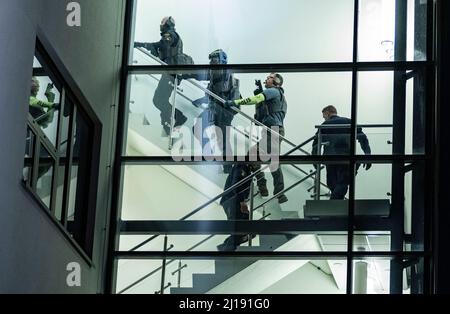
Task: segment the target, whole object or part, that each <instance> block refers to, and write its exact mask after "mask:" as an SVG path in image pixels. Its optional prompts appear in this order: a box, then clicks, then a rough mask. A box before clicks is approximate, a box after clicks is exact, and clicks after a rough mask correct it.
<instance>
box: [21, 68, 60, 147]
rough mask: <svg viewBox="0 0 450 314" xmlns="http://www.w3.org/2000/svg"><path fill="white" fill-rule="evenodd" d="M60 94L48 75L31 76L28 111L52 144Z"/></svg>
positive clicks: (55, 131) (56, 128)
mask: <svg viewBox="0 0 450 314" xmlns="http://www.w3.org/2000/svg"><path fill="white" fill-rule="evenodd" d="M60 95H61V93H60V91H59V90H58V89H57V88H56V87H55V86H54V84H53V82H52V81H51V80H50V78H49V77H47V76H39V77H33V79H32V82H31V93H30V104H29V105H30V106H29V112H30V114H31V116H32V117H33V119H34V121H35V122H36V123H37V124H38V125H39V126H40V128H41V129H42V131H43V132H44V134H45V136H46V137H47V138H48V139H49V140H50V142H51V143H52V144H53V145H54V146H56V135H57V132H58V115H59V103H60Z"/></svg>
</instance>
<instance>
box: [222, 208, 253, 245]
mask: <svg viewBox="0 0 450 314" xmlns="http://www.w3.org/2000/svg"><path fill="white" fill-rule="evenodd" d="M231 204H232V206H229V207H228V206H225V207H224V210H225V213H226V215H227V219H228V220H232V221H233V220H248V219H249V214H248V213H243V212H241V210H240V205H239V202H236V201H232V202H231ZM245 241H248V234H232V235H230V236H229V237H228V238H226V239H225V241H224V242H223V244H222V250H224V251H235V250H236V248H237V247H238V246H239V245H240V244H241V243H244V242H245Z"/></svg>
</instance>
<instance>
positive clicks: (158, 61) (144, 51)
mask: <svg viewBox="0 0 450 314" xmlns="http://www.w3.org/2000/svg"><path fill="white" fill-rule="evenodd" d="M136 49H138V50H139V51H140V52H142V53H143V54H145V55H146V56H148V57H150V58H152V59H153V60H154V61H156V62H157V63H159V64H161V65H168V64H167V63H165V62H164V61H162V60H160V59H159V58H158V57H156V56H154V55H152V54H151V53H150V52H148V51H147V50H145V49H144V48H142V47H138V48H136ZM185 80H186V81H187V82H189V83H191V84H192V85H194V86H195V87H197V88H199V89H200V90H201V91H203V92H205V93H206V94H208V95H209V96H211V97H213V98H214V99H216V100H217V101H219V103H220V104H221V106H222V107H223V108H225V109H231V110H233V111H235V112H236V113H239V114H240V115H242V116H244V117H245V118H247V119H248V120H250V121H252V122H253V123H255V124H256V125H258V126H260V127H262V128H264V129H266V131H268V132H271V133H272V134H274V135H276V136H278V138H279V139H281V140H282V141H285V142H286V143H288V144H289V145H291V146H292V147H297V146H296V145H295V144H294V143H293V142H291V141H289V140H288V139H287V138H285V137H284V136H282V135H281V134H279V133H278V132H276V131H274V130H272V129H271V128H269V127H267V126H266V125H264V124H263V123H261V122H259V121H258V120H256V119H254V118H252V117H251V116H249V115H248V114H246V113H245V112H243V111H241V110H239V109H238V108H236V107H230V108H227V107H225V106H224V104H225V99H223V98H222V97H220V96H218V95H216V94H214V93H213V92H211V91H210V90H208V89H207V88H205V87H203V86H202V85H201V84H199V83H197V82H195V81H194V80H193V79H185ZM297 149H298V148H297ZM301 151H302V152H303V153H305V154H307V155H309V153H308V152H306V151H304V150H301Z"/></svg>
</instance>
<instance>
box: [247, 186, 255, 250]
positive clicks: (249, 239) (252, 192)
mask: <svg viewBox="0 0 450 314" xmlns="http://www.w3.org/2000/svg"><path fill="white" fill-rule="evenodd" d="M254 192H255V178H253V179H252V182H251V184H250V208H249V215H248V219H249V220H250V221H252V220H253V207H254V204H253V200H254V198H253V194H254ZM248 246H252V235H251V234H249V235H248Z"/></svg>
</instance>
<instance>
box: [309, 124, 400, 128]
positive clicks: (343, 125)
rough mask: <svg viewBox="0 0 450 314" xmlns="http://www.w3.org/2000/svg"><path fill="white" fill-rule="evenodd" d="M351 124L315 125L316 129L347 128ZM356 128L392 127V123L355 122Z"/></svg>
mask: <svg viewBox="0 0 450 314" xmlns="http://www.w3.org/2000/svg"><path fill="white" fill-rule="evenodd" d="M350 127H351V124H319V125H316V126H315V128H316V129H347V128H350ZM356 127H357V128H366V129H368V128H392V127H393V125H392V124H357V125H356Z"/></svg>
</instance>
